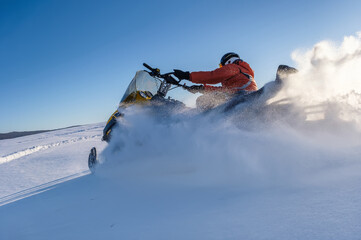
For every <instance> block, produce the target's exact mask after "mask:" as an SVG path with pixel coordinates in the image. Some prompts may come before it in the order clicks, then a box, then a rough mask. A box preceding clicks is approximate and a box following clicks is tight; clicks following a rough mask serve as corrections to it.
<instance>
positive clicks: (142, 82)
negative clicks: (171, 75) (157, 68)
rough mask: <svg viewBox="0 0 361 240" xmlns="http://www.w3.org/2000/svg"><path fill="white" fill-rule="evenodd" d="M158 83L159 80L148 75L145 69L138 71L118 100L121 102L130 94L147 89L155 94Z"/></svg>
mask: <svg viewBox="0 0 361 240" xmlns="http://www.w3.org/2000/svg"><path fill="white" fill-rule="evenodd" d="M160 83H161V82H160V81H159V80H158V79H156V78H154V77H152V76H150V75H149V73H147V72H146V71H138V72H137V73H136V74H135V77H134V78H133V80H132V81H131V82H130V83H129V86H128V88H127V90H126V91H125V93H124V96H123V97H122V100H120V102H121V103H122V102H123V101H124V100H125V99H127V98H128V97H129V96H130V95H131V94H134V95H135V93H136V92H137V91H148V92H150V93H152V94H153V95H155V94H156V93H157V91H158V89H159V86H160ZM128 99H129V98H128Z"/></svg>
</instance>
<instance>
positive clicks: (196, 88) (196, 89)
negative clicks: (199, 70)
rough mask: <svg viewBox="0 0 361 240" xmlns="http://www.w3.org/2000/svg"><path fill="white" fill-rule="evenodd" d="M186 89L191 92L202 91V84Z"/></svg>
mask: <svg viewBox="0 0 361 240" xmlns="http://www.w3.org/2000/svg"><path fill="white" fill-rule="evenodd" d="M187 90H188V91H189V92H191V93H201V92H203V91H204V86H203V85H193V86H190V87H188V88H187Z"/></svg>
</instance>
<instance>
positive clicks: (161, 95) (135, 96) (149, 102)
mask: <svg viewBox="0 0 361 240" xmlns="http://www.w3.org/2000/svg"><path fill="white" fill-rule="evenodd" d="M143 66H144V67H146V68H147V69H148V70H149V71H145V70H141V71H138V72H137V73H136V75H135V77H134V78H133V80H132V81H131V82H130V84H129V86H128V88H127V89H126V91H125V93H124V96H123V97H122V99H121V101H120V103H119V108H118V109H117V110H116V111H115V112H114V113H113V114H112V115H111V116H110V118H109V120H108V121H107V123H106V126H105V127H104V130H103V137H102V140H103V141H106V142H109V141H110V139H111V133H112V129H114V127H115V126H116V125H117V124H118V120H117V119H119V118H122V117H123V116H124V113H122V110H124V109H125V108H127V107H129V106H131V105H146V106H157V107H161V108H162V109H161V111H158V110H159V109H157V111H156V112H157V113H159V112H164V111H168V114H171V111H176V110H178V109H180V108H185V104H184V103H182V102H180V101H178V100H175V99H172V98H170V97H168V98H166V96H167V94H168V92H169V91H170V90H172V89H174V88H177V87H182V88H183V89H185V90H189V91H190V92H192V93H195V91H193V90H192V86H187V85H186V84H181V83H180V82H181V80H176V79H175V78H174V77H173V76H172V75H173V72H170V73H166V74H161V73H160V70H159V69H158V68H152V67H150V66H149V65H147V64H146V63H143ZM296 71H297V70H296V69H294V68H292V67H288V66H286V65H280V66H279V67H278V70H277V75H276V80H275V81H272V82H270V83H268V84H266V85H265V86H264V87H262V88H261V89H259V90H257V91H254V92H246V91H241V92H239V93H236V94H234V95H233V96H232V97H231V98H230V99H229V100H228V101H227V102H225V103H223V104H218V106H215V107H214V108H213V109H207V110H204V111H203V113H205V114H207V113H209V112H210V111H213V110H214V111H215V112H217V111H218V112H219V111H221V112H231V111H232V110H233V109H234V108H235V107H236V106H238V105H240V104H242V103H245V102H247V103H250V104H252V102H256V101H258V100H259V99H261V98H262V99H263V100H262V101H266V100H267V99H270V98H272V97H273V96H275V95H276V94H277V93H278V92H279V91H280V89H281V88H282V86H283V80H284V79H285V78H286V77H287V76H288V75H289V74H292V73H295V72H296ZM97 163H98V160H97V151H96V148H95V147H93V148H92V149H91V151H90V154H89V157H88V166H89V169H90V170H91V172H94V171H95V167H96V165H97Z"/></svg>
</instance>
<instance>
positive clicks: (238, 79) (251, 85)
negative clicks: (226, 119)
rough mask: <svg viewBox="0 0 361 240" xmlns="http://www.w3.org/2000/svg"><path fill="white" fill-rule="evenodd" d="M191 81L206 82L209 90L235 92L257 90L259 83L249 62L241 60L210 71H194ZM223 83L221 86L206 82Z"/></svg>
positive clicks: (206, 88)
mask: <svg viewBox="0 0 361 240" xmlns="http://www.w3.org/2000/svg"><path fill="white" fill-rule="evenodd" d="M190 81H191V82H193V83H201V84H204V89H205V90H209V91H225V92H230V93H235V92H237V91H240V90H246V91H256V90H257V89H258V88H257V84H256V81H255V80H254V72H253V70H252V68H251V67H250V66H249V64H248V63H246V62H244V61H242V60H240V61H238V62H235V63H233V64H227V65H226V66H223V67H221V68H217V69H216V70H214V71H209V72H192V73H191V74H190ZM217 83H221V84H222V86H221V87H213V86H207V85H206V84H217Z"/></svg>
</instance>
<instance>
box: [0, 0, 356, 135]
mask: <svg viewBox="0 0 361 240" xmlns="http://www.w3.org/2000/svg"><path fill="white" fill-rule="evenodd" d="M360 12H361V2H360V1H342V2H341V1H332V0H329V1H322V0H320V1H257V0H256V1H240V0H239V1H220V0H218V1H156V0H153V1H110V0H109V1H100V0H99V1H93V0H63V1H60V0H59V1H55V0H43V1H41V0H32V1H27V0H24V1H16V0H12V1H3V0H0V132H9V131H15V130H16V131H18V130H37V129H51V128H58V127H66V126H70V125H78V124H86V123H94V122H101V121H105V120H106V119H107V118H108V116H109V115H110V114H111V113H112V112H113V111H114V110H115V109H116V107H117V104H118V102H119V100H120V98H121V97H122V94H123V92H124V90H125V88H126V87H127V84H128V83H129V81H130V80H131V78H132V77H133V76H134V74H135V72H136V70H139V69H142V63H143V62H147V63H149V64H151V65H153V66H157V67H159V68H160V69H161V70H162V71H164V72H166V71H171V70H172V69H173V68H178V69H183V70H189V71H197V70H213V69H215V68H216V67H217V66H218V63H219V59H220V57H221V56H222V55H223V54H224V53H225V52H229V51H235V52H237V53H239V54H240V56H241V58H243V59H244V60H245V61H247V62H248V63H249V64H250V65H251V66H252V68H253V69H254V71H255V78H256V81H257V82H258V85H259V86H262V85H263V84H264V83H266V82H268V81H270V80H272V79H273V77H274V75H275V71H276V68H277V66H278V65H279V64H290V65H292V64H293V63H292V60H291V58H290V54H291V52H292V51H293V50H295V49H299V48H301V49H306V48H310V47H312V46H313V45H314V44H315V43H316V42H318V41H321V40H334V41H342V39H343V36H345V35H352V34H355V33H356V32H358V31H360V30H361V14H360Z"/></svg>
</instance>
